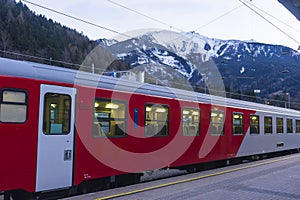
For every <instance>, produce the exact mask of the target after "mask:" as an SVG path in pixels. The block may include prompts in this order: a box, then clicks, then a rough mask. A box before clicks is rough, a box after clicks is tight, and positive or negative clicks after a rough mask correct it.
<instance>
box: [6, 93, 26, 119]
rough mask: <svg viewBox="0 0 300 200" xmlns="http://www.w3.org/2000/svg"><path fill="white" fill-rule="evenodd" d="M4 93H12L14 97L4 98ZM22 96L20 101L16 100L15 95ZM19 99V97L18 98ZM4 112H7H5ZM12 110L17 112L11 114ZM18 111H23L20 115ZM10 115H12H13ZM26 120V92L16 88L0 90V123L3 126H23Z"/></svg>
mask: <svg viewBox="0 0 300 200" xmlns="http://www.w3.org/2000/svg"><path fill="white" fill-rule="evenodd" d="M5 92H8V93H14V97H11V96H10V97H5V96H4V94H5ZM18 93H19V94H22V96H23V97H22V99H23V100H20V99H18V97H17V96H16V95H17V94H18ZM19 98H20V96H19ZM6 110H8V111H9V112H8V111H7V112H6ZM12 110H18V112H11V111H12ZM20 110H22V111H24V112H23V114H22V115H20ZM8 113H9V115H12V113H13V114H14V113H15V115H12V116H9V117H8V116H7V115H8ZM12 118H13V119H12ZM27 120H28V92H27V91H26V90H22V89H16V88H3V89H2V90H0V122H1V123H5V124H24V123H26V122H27Z"/></svg>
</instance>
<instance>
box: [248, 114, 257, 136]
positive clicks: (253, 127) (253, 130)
mask: <svg viewBox="0 0 300 200" xmlns="http://www.w3.org/2000/svg"><path fill="white" fill-rule="evenodd" d="M250 134H259V115H250Z"/></svg>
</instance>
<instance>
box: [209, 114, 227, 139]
mask: <svg viewBox="0 0 300 200" xmlns="http://www.w3.org/2000/svg"><path fill="white" fill-rule="evenodd" d="M220 114H222V116H221V117H222V118H223V121H219V120H218V119H217V120H216V122H213V118H216V117H218V116H219V117H220ZM218 121H219V122H218ZM215 125H216V126H215ZM220 128H222V129H221V131H219V129H220ZM224 128H225V112H224V111H222V110H211V111H210V135H212V136H224V135H225V130H224Z"/></svg>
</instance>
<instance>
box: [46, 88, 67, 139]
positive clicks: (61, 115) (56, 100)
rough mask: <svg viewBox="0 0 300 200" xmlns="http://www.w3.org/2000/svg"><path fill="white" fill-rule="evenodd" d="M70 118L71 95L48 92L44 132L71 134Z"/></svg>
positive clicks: (47, 133) (48, 133)
mask: <svg viewBox="0 0 300 200" xmlns="http://www.w3.org/2000/svg"><path fill="white" fill-rule="evenodd" d="M70 119H71V97H70V96H69V95H66V94H57V93H46V94H45V97H44V123H43V132H44V134H46V135H66V134H69V132H70Z"/></svg>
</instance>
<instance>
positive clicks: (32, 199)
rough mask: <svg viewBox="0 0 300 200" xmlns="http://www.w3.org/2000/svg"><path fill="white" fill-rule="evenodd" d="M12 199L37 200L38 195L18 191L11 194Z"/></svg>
mask: <svg viewBox="0 0 300 200" xmlns="http://www.w3.org/2000/svg"><path fill="white" fill-rule="evenodd" d="M11 197H12V199H13V200H37V199H38V198H37V195H36V194H35V193H30V192H26V191H24V190H16V191H13V192H11Z"/></svg>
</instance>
